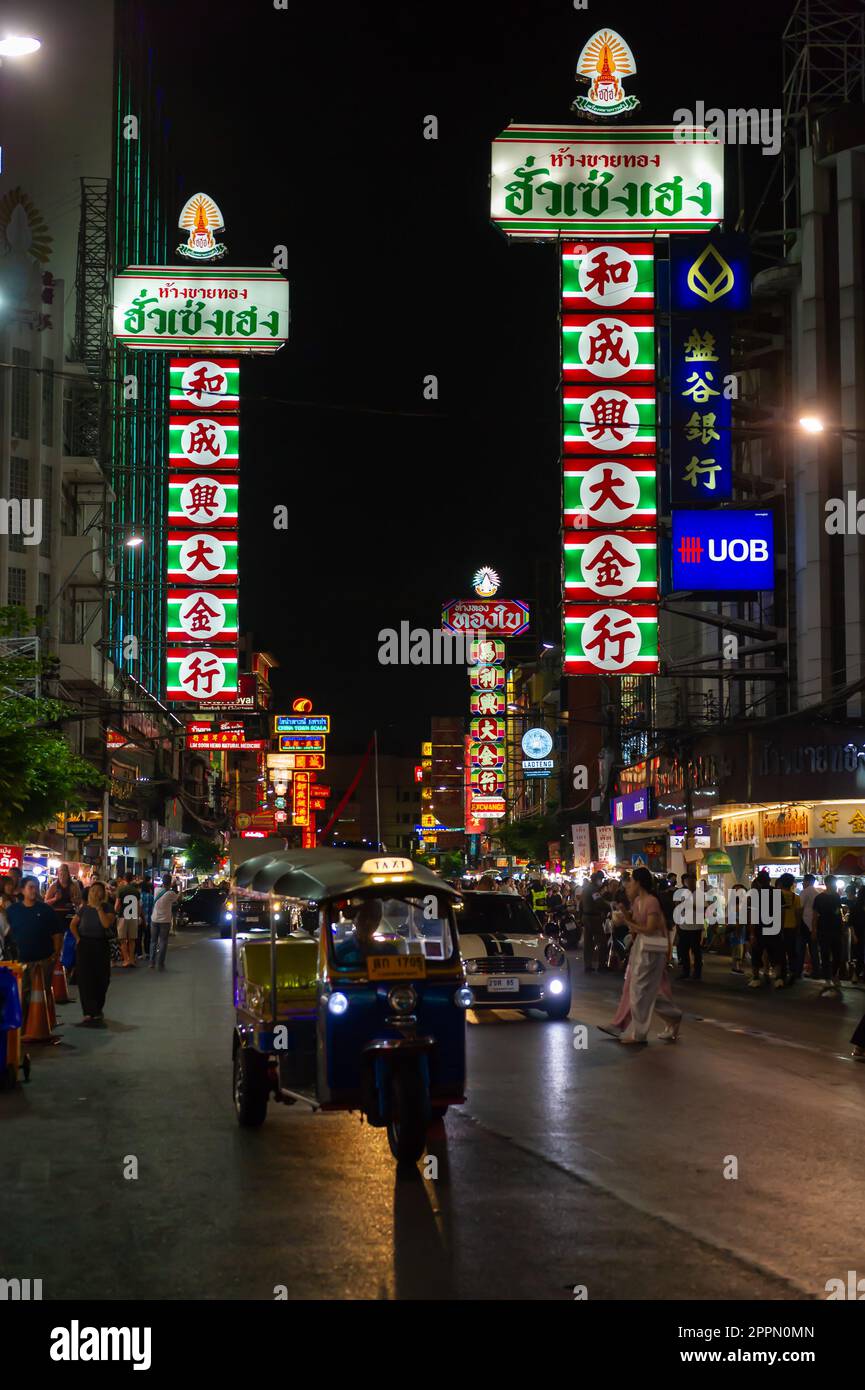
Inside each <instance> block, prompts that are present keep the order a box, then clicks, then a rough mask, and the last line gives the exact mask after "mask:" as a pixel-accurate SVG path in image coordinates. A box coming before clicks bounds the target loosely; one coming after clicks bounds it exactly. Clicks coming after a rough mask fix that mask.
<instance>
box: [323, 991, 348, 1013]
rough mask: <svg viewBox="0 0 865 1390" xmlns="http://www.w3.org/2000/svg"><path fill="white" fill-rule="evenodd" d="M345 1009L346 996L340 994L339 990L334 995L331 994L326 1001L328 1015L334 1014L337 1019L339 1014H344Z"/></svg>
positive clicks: (346, 1005)
mask: <svg viewBox="0 0 865 1390" xmlns="http://www.w3.org/2000/svg"><path fill="white" fill-rule="evenodd" d="M347 1008H348V996H347V995H345V994H342V993H341V992H340V990H337V991H336V993H335V994H332V995H331V996H330V998H329V999H328V1001H327V1011H328V1013H330V1014H336V1015H337V1017H339V1015H340V1014H344V1013H345V1011H346V1009H347Z"/></svg>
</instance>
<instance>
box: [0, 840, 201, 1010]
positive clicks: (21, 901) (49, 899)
mask: <svg viewBox="0 0 865 1390" xmlns="http://www.w3.org/2000/svg"><path fill="white" fill-rule="evenodd" d="M178 901H179V893H178V892H177V890H176V887H175V885H174V882H173V880H172V876H171V874H170V873H166V874H163V875H162V877H161V880H160V881H159V883H158V884H156V885H154V882H153V880H152V879H151V878H150V877H149V876H147V875H145V876H143V877H141V878H135V877H133V876H131V875H128V874H121V875H119V876H118V877H117V878H116V879H114V880H111V881H110V882H107V883H106V882H102V881H101V880H99V879H97V878H92V879H91V880H90V881H89V882H88V883H84V882H82V881H81V880H80V879H78V878H75V877H73V875H72V874H71V873H70V870H69V866H68V865H67V864H61V866H60V869H59V870H58V873H57V877H56V879H55V880H54V881H53V883H51V884H50V885H49V886H48V888H47V890H46V892H45V894H44V897H43V895H42V893H41V891H40V887H39V880H38V879H36V878H34V877H32V876H22V874H21V871H20V870H19V869H12V870H10V871H9V873H8V874H6V875H4V876H2V877H0V961H2V960H17V961H19V962H20V963H21V964H22V965H24V966H25V967H27V968H26V969H25V971H24V975H23V980H22V984H23V1007H24V1017H25V1019H26V1017H27V1010H28V1007H29V1003H30V997H31V994H32V992H33V988H34V981H35V980H36V979H37V975H36V970H35V967H41V980H42V983H43V984H44V988H45V989H46V990H48V989H50V988H51V981H52V979H53V976H54V972H55V969H56V966H57V962H58V961H60V962H61V964H62V965H63V967H64V968H65V970H66V971H67V975H68V979H69V981H70V983H73V984H75V985H77V988H78V999H79V1003H80V1005H81V1012H82V1020H81V1021H82V1024H83V1026H84V1027H88V1028H104V1027H105V1018H104V1008H105V999H106V995H107V993H108V988H109V985H110V982H111V971H112V968H115V969H118V970H134V969H136V968H137V967H138V966H139V965H146V964H149V967H150V969H151V970H164V969H165V956H166V951H167V948H168V936H169V932H170V930H171V927H172V921H173V916H174V911H175V908H176V905H177V903H178Z"/></svg>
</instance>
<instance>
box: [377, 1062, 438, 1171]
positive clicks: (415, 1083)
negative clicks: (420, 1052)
mask: <svg viewBox="0 0 865 1390" xmlns="http://www.w3.org/2000/svg"><path fill="white" fill-rule="evenodd" d="M429 1123H430V1099H429V1091H428V1089H427V1085H426V1081H425V1080H424V1078H423V1076H422V1075H421V1071H420V1068H419V1067H413V1066H398V1067H396V1068H395V1070H394V1073H393V1077H392V1078H391V1102H390V1119H389V1120H388V1124H387V1142H388V1144H389V1145H390V1151H391V1153H392V1154H393V1156H394V1158H395V1159H396V1161H397V1163H417V1161H418V1159H419V1158H420V1156H421V1154H422V1153H423V1151H424V1145H425V1144H426V1132H427V1129H428V1128H429Z"/></svg>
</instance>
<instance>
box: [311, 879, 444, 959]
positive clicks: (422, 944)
mask: <svg viewBox="0 0 865 1390" xmlns="http://www.w3.org/2000/svg"><path fill="white" fill-rule="evenodd" d="M439 914H441V915H439ZM330 934H331V941H332V943H333V960H334V962H335V963H336V964H337V965H344V966H346V967H354V968H355V969H357V968H358V967H360V966H363V965H364V964H365V963H366V961H367V959H368V958H369V957H370V956H411V955H416V956H422V957H423V958H424V959H425V960H428V961H445V960H449V959H450V957H451V955H452V954H453V936H452V935H451V929H450V924H449V921H448V910H447V907H446V905H445V902H444V900H438V899H437V898H436V896H435V894H429V895H428V896H427V897H424V898H379V897H371V898H347V899H343V900H342V901H340V902H334V903H331V904H330Z"/></svg>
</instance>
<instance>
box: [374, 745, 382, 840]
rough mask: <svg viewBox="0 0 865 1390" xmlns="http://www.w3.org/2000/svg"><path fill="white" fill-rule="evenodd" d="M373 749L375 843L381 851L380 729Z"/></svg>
mask: <svg viewBox="0 0 865 1390" xmlns="http://www.w3.org/2000/svg"><path fill="white" fill-rule="evenodd" d="M372 738H373V747H374V750H375V842H376V846H377V848H378V849H381V804H380V802H379V794H378V729H374V730H373V735H372Z"/></svg>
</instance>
